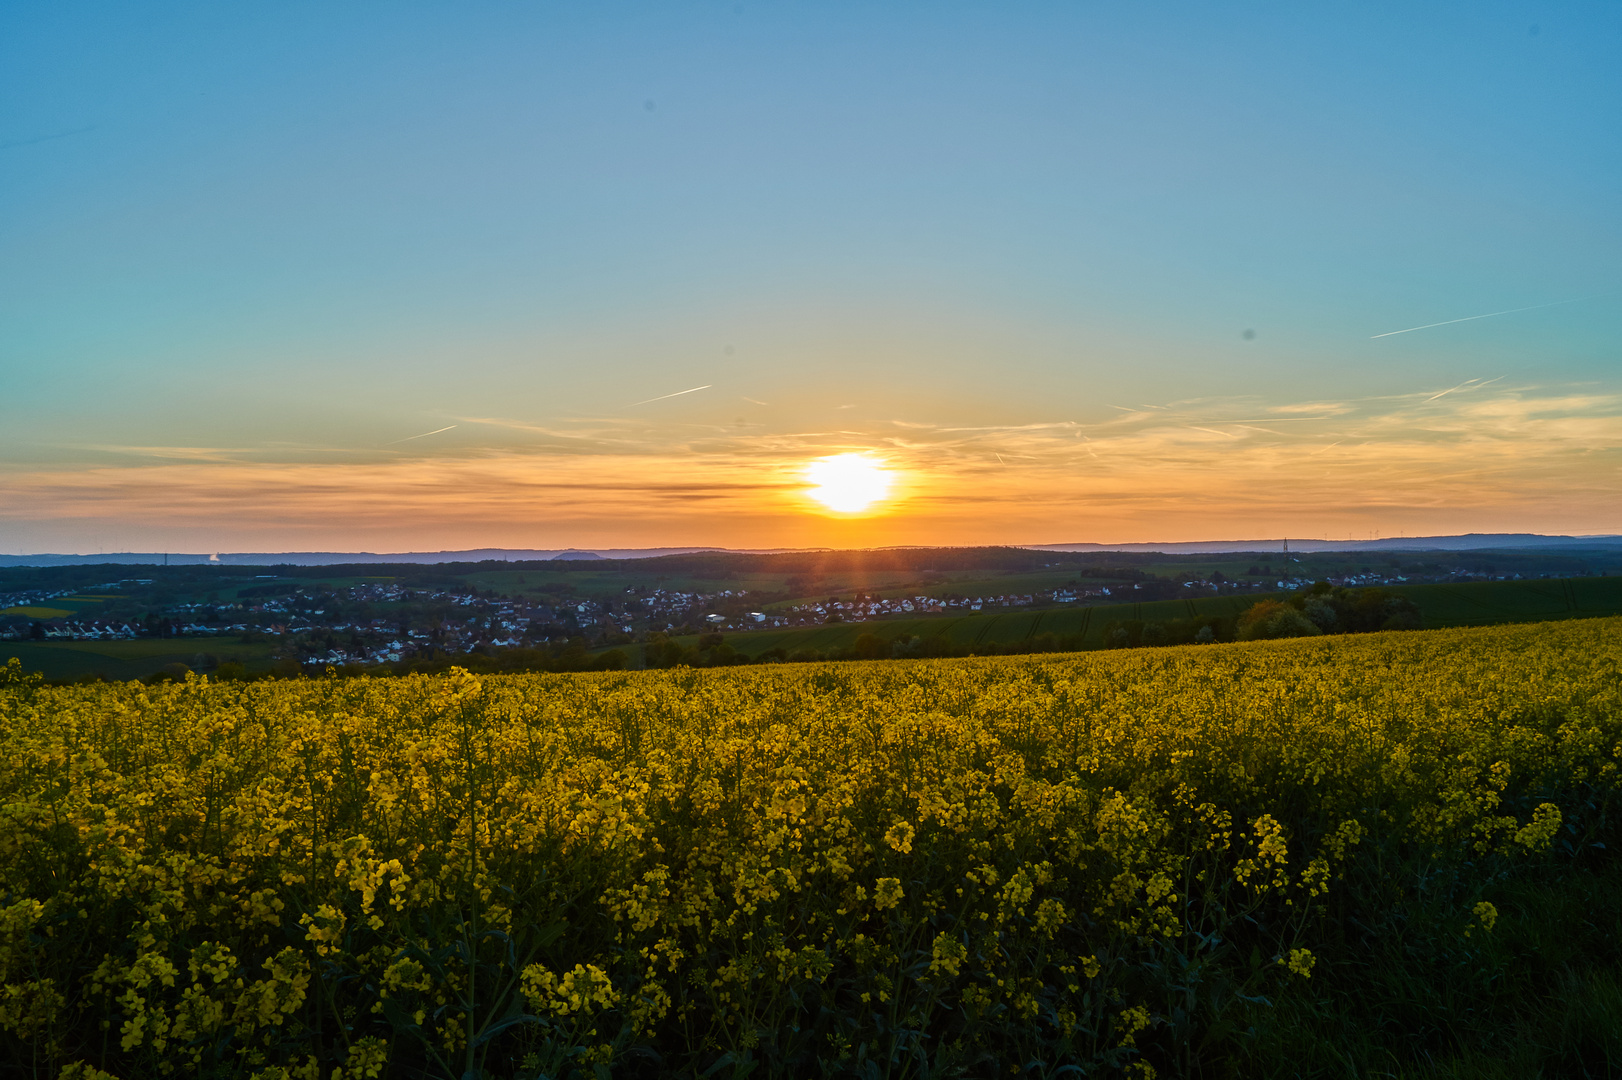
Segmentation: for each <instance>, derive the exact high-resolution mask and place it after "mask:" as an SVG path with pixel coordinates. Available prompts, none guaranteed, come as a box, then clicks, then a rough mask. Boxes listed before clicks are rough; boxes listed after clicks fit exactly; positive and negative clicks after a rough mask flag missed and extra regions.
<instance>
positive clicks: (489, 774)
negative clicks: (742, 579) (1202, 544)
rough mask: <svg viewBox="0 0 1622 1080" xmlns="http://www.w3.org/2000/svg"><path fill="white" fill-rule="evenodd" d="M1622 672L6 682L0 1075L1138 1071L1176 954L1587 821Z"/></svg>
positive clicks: (1544, 653) (1301, 668) (1390, 657)
mask: <svg viewBox="0 0 1622 1080" xmlns="http://www.w3.org/2000/svg"><path fill="white" fill-rule="evenodd" d="M1619 643H1622V620H1593V621H1586V622H1571V623H1565V624H1560V625H1558V626H1548V625H1545V626H1538V627H1501V628H1489V629H1476V630H1449V631H1429V632H1419V633H1407V634H1375V635H1369V636H1367V637H1362V638H1358V639H1355V640H1347V639H1326V638H1316V639H1309V640H1300V641H1285V642H1260V643H1254V644H1247V645H1235V646H1231V647H1223V648H1204V649H1199V648H1192V647H1191V648H1173V649H1166V650H1157V651H1155V652H1154V653H1153V654H1147V655H1146V654H1142V653H1131V654H1122V653H1107V654H1103V653H1101V654H1082V655H1075V656H1049V657H1022V658H988V659H979V660H975V659H970V660H949V661H920V662H894V663H884V664H847V665H831V664H828V665H782V666H776V667H770V668H762V667H753V668H748V669H730V670H717V671H702V672H700V671H692V670H685V669H676V670H673V671H660V672H611V673H601V674H592V675H544V674H542V675H514V676H489V677H484V678H476V677H474V676H472V675H469V674H467V673H465V672H455V673H453V674H452V675H450V676H448V677H437V678H435V677H402V678H382V679H355V680H339V679H325V680H292V681H286V682H270V683H252V684H245V683H222V684H211V683H209V682H208V681H207V680H206V679H202V678H196V677H192V678H189V679H188V680H187V681H186V682H184V683H177V684H168V685H163V686H150V687H149V686H141V685H139V684H133V683H132V684H127V685H119V684H112V685H95V686H73V687H60V688H49V687H44V686H41V685H38V684H36V683H31V682H29V681H28V680H27V679H24V678H22V677H20V676H19V674H18V673H17V672H16V671H15V670H12V671H11V672H9V673H7V674H6V675H5V677H4V678H0V1058H4V1059H6V1060H11V1061H34V1062H37V1063H46V1064H44V1065H40V1066H36V1067H39V1068H46V1067H47V1066H48V1067H49V1068H50V1069H55V1070H57V1071H59V1072H61V1074H62V1075H71V1076H79V1077H87V1078H88V1077H96V1078H103V1077H106V1076H109V1075H110V1076H113V1077H123V1078H125V1080H129V1078H131V1077H137V1076H158V1075H171V1074H172V1075H208V1076H221V1077H223V1076H240V1077H244V1078H249V1077H252V1078H256V1080H280V1078H291V1077H312V1078H313V1077H317V1076H319V1077H321V1078H322V1080H337V1078H347V1077H357V1078H359V1077H381V1076H396V1075H398V1076H417V1075H423V1074H428V1075H443V1076H462V1075H468V1074H475V1075H477V1074H478V1070H480V1069H484V1070H486V1071H487V1072H488V1073H490V1074H492V1075H504V1076H507V1075H511V1076H540V1075H545V1076H563V1075H567V1074H568V1073H569V1072H570V1071H571V1070H580V1071H581V1072H583V1073H586V1074H589V1073H591V1072H592V1070H594V1069H595V1070H597V1071H598V1072H599V1074H602V1073H603V1070H607V1069H612V1068H614V1067H616V1062H619V1061H621V1060H622V1059H623V1060H632V1059H633V1058H636V1056H637V1055H638V1053H639V1052H640V1051H642V1050H644V1049H647V1048H651V1049H653V1050H655V1051H657V1053H658V1055H659V1060H661V1061H663V1062H664V1063H665V1067H667V1068H669V1069H671V1070H673V1071H681V1070H688V1071H697V1072H702V1071H703V1070H704V1069H705V1068H710V1067H712V1066H716V1063H717V1062H722V1061H723V1059H727V1056H728V1055H730V1059H728V1060H731V1061H732V1062H734V1063H740V1064H741V1063H746V1062H750V1061H754V1062H758V1063H762V1064H763V1065H764V1072H763V1074H774V1075H792V1074H796V1073H801V1074H803V1073H807V1072H811V1073H814V1072H816V1071H817V1069H818V1067H817V1066H816V1065H815V1064H814V1063H821V1068H823V1070H824V1071H825V1072H827V1071H831V1072H834V1073H837V1072H839V1071H841V1070H848V1071H849V1072H851V1073H853V1074H866V1073H870V1072H873V1071H874V1068H875V1066H874V1064H873V1063H875V1062H878V1063H879V1065H878V1066H876V1067H877V1068H879V1069H880V1070H883V1069H888V1068H891V1067H892V1066H894V1065H896V1064H897V1063H907V1062H911V1063H914V1064H917V1063H924V1064H927V1065H928V1066H929V1068H930V1071H932V1072H933V1071H936V1070H937V1069H938V1068H945V1067H946V1066H949V1065H952V1064H953V1063H956V1067H959V1068H961V1069H963V1070H964V1071H967V1072H971V1073H980V1072H984V1071H986V1063H987V1062H992V1061H1014V1060H1019V1061H1029V1060H1050V1061H1051V1060H1062V1061H1069V1062H1075V1063H1079V1064H1081V1065H1083V1066H1084V1067H1085V1068H1087V1069H1088V1070H1089V1071H1090V1072H1095V1071H1096V1072H1104V1073H1107V1072H1109V1071H1110V1070H1112V1069H1114V1070H1121V1071H1127V1070H1129V1069H1130V1070H1133V1071H1134V1072H1136V1073H1138V1074H1142V1075H1150V1073H1151V1070H1150V1069H1149V1068H1148V1066H1149V1064H1150V1063H1151V1062H1152V1060H1153V1058H1154V1046H1155V1039H1156V1038H1157V1037H1158V1036H1157V1032H1158V1031H1159V1030H1160V1027H1161V1025H1162V1023H1163V1018H1164V1017H1165V1016H1166V1015H1167V1014H1168V1012H1169V1007H1168V1006H1167V1004H1166V1001H1165V1000H1163V999H1162V998H1161V997H1157V996H1156V995H1157V993H1158V991H1157V990H1156V989H1155V987H1156V985H1157V984H1156V983H1155V980H1154V977H1153V973H1154V972H1156V971H1162V970H1166V969H1167V966H1168V958H1170V957H1182V958H1184V960H1185V961H1188V960H1189V958H1198V957H1199V956H1201V955H1206V956H1209V957H1211V958H1216V957H1218V956H1226V955H1230V954H1231V955H1233V956H1244V955H1255V956H1261V957H1269V956H1270V957H1274V958H1276V959H1275V961H1274V962H1273V963H1271V964H1266V963H1263V964H1261V966H1260V967H1257V968H1256V969H1255V971H1254V972H1253V973H1251V974H1249V975H1246V976H1245V977H1246V978H1247V979H1249V980H1250V982H1249V983H1247V985H1248V986H1250V987H1251V988H1252V991H1253V992H1254V993H1256V994H1260V993H1261V992H1262V991H1261V989H1260V988H1261V987H1263V985H1264V984H1267V983H1268V982H1269V980H1272V981H1273V983H1275V984H1276V985H1278V986H1284V985H1287V984H1290V983H1291V981H1292V980H1295V981H1299V980H1305V979H1309V978H1311V977H1312V975H1313V974H1314V966H1315V964H1317V965H1318V970H1319V972H1320V981H1321V972H1322V971H1323V970H1324V968H1323V966H1322V964H1321V963H1320V961H1322V958H1323V956H1324V952H1323V947H1324V946H1323V944H1322V943H1321V939H1322V938H1323V936H1324V935H1325V934H1327V933H1328V930H1327V928H1328V927H1330V926H1331V925H1332V924H1333V923H1334V921H1335V909H1334V907H1333V905H1334V904H1336V903H1337V902H1338V901H1339V899H1340V898H1341V897H1343V895H1344V894H1345V892H1346V891H1347V889H1348V888H1349V885H1348V881H1349V880H1350V879H1352V878H1353V877H1355V876H1357V875H1358V874H1360V873H1362V870H1360V867H1365V866H1373V865H1374V862H1375V860H1374V859H1373V858H1372V855H1373V853H1376V852H1387V853H1391V852H1413V851H1422V852H1424V853H1425V858H1426V859H1430V860H1441V861H1446V860H1456V861H1460V862H1462V861H1464V860H1478V861H1479V860H1484V859H1485V860H1494V859H1496V860H1502V861H1505V862H1506V863H1507V862H1510V861H1513V860H1525V859H1530V858H1536V857H1539V853H1541V852H1543V851H1545V850H1547V849H1548V848H1549V846H1550V845H1551V843H1553V842H1554V841H1555V840H1556V838H1557V837H1558V836H1559V835H1561V831H1562V828H1563V825H1564V824H1565V823H1567V822H1568V815H1567V813H1566V812H1565V811H1562V809H1561V805H1560V803H1559V800H1561V799H1563V798H1565V797H1566V796H1565V795H1563V794H1562V793H1567V794H1569V793H1572V792H1575V791H1577V790H1578V789H1579V788H1582V789H1583V790H1584V791H1586V792H1587V793H1588V794H1586V795H1585V796H1584V797H1585V798H1587V799H1589V800H1590V801H1592V800H1593V799H1595V798H1608V797H1609V795H1606V794H1605V793H1608V792H1614V790H1615V789H1616V787H1617V769H1618V765H1619V760H1622V690H1619V688H1618V684H1617V683H1616V680H1615V672H1616V671H1617V670H1618V667H1619V665H1622V644H1619ZM1596 792H1598V793H1600V794H1599V795H1596V794H1595V793H1596ZM1570 805H1575V800H1574V799H1573V802H1572V803H1571V804H1570ZM1371 880H1372V878H1371ZM1478 901H1479V902H1478ZM1472 903H1473V904H1474V906H1473V907H1472V906H1471V905H1472ZM1458 904H1459V907H1458V911H1459V913H1460V925H1461V926H1463V925H1464V924H1465V923H1467V922H1468V923H1469V924H1470V926H1472V927H1479V928H1480V929H1482V930H1491V928H1492V925H1493V921H1494V919H1495V918H1496V914H1497V913H1496V910H1495V909H1494V908H1493V907H1492V905H1491V904H1489V903H1486V902H1485V901H1481V900H1480V897H1479V895H1477V896H1462V897H1460V898H1459V900H1458ZM1467 916H1468V917H1467ZM1461 932H1462V931H1461ZM647 1056H648V1055H643V1057H644V1058H646V1057H647ZM976 1063H978V1064H976Z"/></svg>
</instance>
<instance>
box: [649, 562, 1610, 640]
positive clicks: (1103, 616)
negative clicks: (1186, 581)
mask: <svg viewBox="0 0 1622 1080" xmlns="http://www.w3.org/2000/svg"><path fill="white" fill-rule="evenodd" d="M1389 591H1391V592H1393V593H1396V594H1399V595H1402V596H1406V597H1408V598H1409V599H1410V600H1412V601H1413V602H1414V603H1415V604H1416V605H1418V607H1419V610H1420V614H1421V616H1422V617H1423V619H1424V624H1425V626H1427V627H1431V628H1441V627H1448V626H1486V625H1490V624H1494V623H1515V622H1544V621H1547V620H1551V619H1575V618H1592V617H1594V616H1597V615H1617V614H1622V578H1613V577H1603V578H1569V579H1564V580H1548V581H1480V582H1468V583H1464V584H1458V585H1396V586H1391V587H1390V590H1389ZM1269 595H1272V594H1269ZM1261 598H1262V597H1260V596H1256V595H1249V596H1206V597H1200V598H1198V599H1191V600H1157V601H1152V602H1149V603H1140V604H1104V605H1098V606H1091V607H1082V606H1065V607H1051V608H1043V609H1037V610H1018V611H1010V612H1005V613H983V614H975V615H962V616H944V615H937V616H931V617H925V618H916V619H883V620H878V621H874V622H864V623H835V624H832V625H828V626H807V627H797V628H795V629H792V630H762V631H759V632H743V633H737V632H734V633H729V634H727V635H726V639H727V644H729V645H731V646H732V647H733V648H734V649H736V650H737V651H738V652H740V653H742V654H744V655H745V656H759V655H760V654H761V653H763V652H765V651H766V650H768V649H777V648H781V649H784V650H786V651H787V652H790V653H793V652H796V651H798V650H802V649H816V650H818V651H820V652H829V651H831V650H835V649H843V648H849V647H850V646H851V645H853V644H854V643H855V641H856V639H857V638H858V637H859V636H861V635H862V634H878V635H879V636H880V637H884V638H888V639H892V640H893V639H896V638H903V637H912V636H917V637H921V638H934V637H941V638H945V639H946V640H947V641H950V642H952V643H954V644H957V645H970V646H973V645H981V644H985V645H991V644H995V645H999V646H1007V645H1014V644H1019V643H1020V642H1023V641H1027V640H1029V639H1032V638H1035V637H1037V636H1038V635H1041V634H1053V635H1054V636H1056V637H1059V638H1066V637H1072V636H1080V637H1081V638H1082V640H1083V642H1084V645H1085V647H1089V648H1093V647H1097V646H1099V645H1101V644H1103V639H1104V628H1105V627H1106V626H1108V625H1109V624H1110V623H1112V622H1117V621H1125V620H1128V619H1138V620H1142V621H1143V622H1157V621H1158V622H1169V621H1171V620H1173V619H1190V618H1195V619H1198V618H1232V617H1234V616H1236V615H1238V614H1240V613H1241V612H1243V611H1244V610H1245V609H1246V608H1248V607H1250V605H1252V604H1254V603H1255V602H1256V601H1257V600H1259V599H1261ZM679 640H681V641H682V642H683V643H684V644H690V643H691V642H693V641H696V640H697V638H696V637H694V638H682V639H679Z"/></svg>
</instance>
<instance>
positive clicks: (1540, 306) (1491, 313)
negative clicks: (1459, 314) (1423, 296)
mask: <svg viewBox="0 0 1622 1080" xmlns="http://www.w3.org/2000/svg"><path fill="white" fill-rule="evenodd" d="M1586 299H1588V297H1586V296H1579V297H1576V298H1574V299H1571V300H1556V301H1555V302H1554V303H1552V304H1533V305H1531V306H1530V307H1518V308H1508V309H1506V310H1504V311H1489V312H1487V313H1486V314H1485V315H1466V316H1465V317H1464V318H1462V319H1443V320H1442V321H1441V322H1433V323H1426V324H1425V325H1423V326H1410V327H1408V328H1407V329H1406V330H1387V331H1386V332H1385V333H1383V334H1373V335H1370V337H1369V340H1370V341H1375V340H1378V339H1379V338H1386V337H1396V336H1397V335H1398V334H1411V333H1413V332H1414V331H1415V330H1430V329H1433V328H1434V327H1438V326H1452V325H1453V324H1454V323H1465V322H1475V321H1476V320H1477V319H1496V318H1497V317H1498V316H1500V315H1514V314H1516V313H1517V312H1521V311H1538V310H1541V309H1543V308H1552V307H1560V306H1562V305H1564V304H1578V303H1581V302H1582V301H1584V300H1586Z"/></svg>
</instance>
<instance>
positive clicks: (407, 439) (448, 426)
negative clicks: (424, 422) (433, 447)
mask: <svg viewBox="0 0 1622 1080" xmlns="http://www.w3.org/2000/svg"><path fill="white" fill-rule="evenodd" d="M456 426H457V425H455V424H446V425H445V426H444V427H442V428H435V429H434V430H432V431H425V432H423V433H422V434H421V435H407V436H406V437H405V438H403V439H395V440H394V441H393V442H391V443H388V444H386V445H388V446H398V445H399V444H400V443H403V442H412V441H414V440H416V439H426V438H427V437H428V436H430V435H439V434H441V433H443V432H446V431H449V430H451V429H452V428H454V427H456Z"/></svg>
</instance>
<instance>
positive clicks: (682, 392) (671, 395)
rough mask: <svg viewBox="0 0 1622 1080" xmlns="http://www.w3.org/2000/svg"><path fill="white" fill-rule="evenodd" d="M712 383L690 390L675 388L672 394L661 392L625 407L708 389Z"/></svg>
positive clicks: (633, 406)
mask: <svg viewBox="0 0 1622 1080" xmlns="http://www.w3.org/2000/svg"><path fill="white" fill-rule="evenodd" d="M713 385H715V384H714V383H705V384H704V385H703V386H695V387H693V388H692V389H691V390H677V391H676V392H675V393H674V394H661V395H659V396H658V397H650V398H649V399H648V400H647V401H633V402H632V403H631V404H629V405H627V406H626V408H627V409H634V408H636V407H637V406H638V405H651V404H652V403H653V402H655V401H663V400H665V399H666V398H673V397H681V396H682V395H683V394H696V393H698V392H699V391H700V390H708V389H709V388H710V387H711V386H713Z"/></svg>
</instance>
